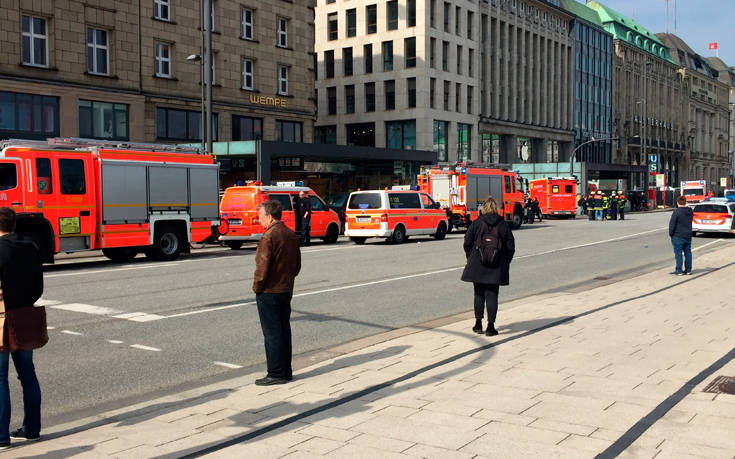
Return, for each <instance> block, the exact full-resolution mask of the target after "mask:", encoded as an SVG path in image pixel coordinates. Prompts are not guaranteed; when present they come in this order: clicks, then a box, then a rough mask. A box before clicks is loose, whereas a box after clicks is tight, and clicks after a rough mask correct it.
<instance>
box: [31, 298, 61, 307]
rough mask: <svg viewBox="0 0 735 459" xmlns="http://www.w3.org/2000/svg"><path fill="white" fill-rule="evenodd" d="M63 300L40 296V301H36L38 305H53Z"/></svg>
mask: <svg viewBox="0 0 735 459" xmlns="http://www.w3.org/2000/svg"><path fill="white" fill-rule="evenodd" d="M60 303H61V301H54V300H46V299H44V298H39V299H38V301H36V306H53V305H55V304H60Z"/></svg>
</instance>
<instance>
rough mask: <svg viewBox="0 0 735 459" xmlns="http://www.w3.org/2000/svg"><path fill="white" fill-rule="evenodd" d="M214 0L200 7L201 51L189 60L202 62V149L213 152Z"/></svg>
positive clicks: (188, 58) (188, 59)
mask: <svg viewBox="0 0 735 459" xmlns="http://www.w3.org/2000/svg"><path fill="white" fill-rule="evenodd" d="M212 13H213V10H212V0H201V4H200V7H199V14H200V26H201V30H202V37H201V45H200V52H201V53H202V54H191V55H189V56H188V57H187V58H186V60H187V61H188V62H201V63H202V71H201V76H202V107H201V110H202V112H201V121H200V128H201V134H202V150H203V151H206V152H207V153H209V154H211V153H212V124H213V123H212V67H213V66H212Z"/></svg>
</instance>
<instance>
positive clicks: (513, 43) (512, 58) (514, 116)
mask: <svg viewBox="0 0 735 459" xmlns="http://www.w3.org/2000/svg"><path fill="white" fill-rule="evenodd" d="M508 37H509V40H510V41H509V42H508V54H509V59H508V71H509V77H508V92H509V94H508V105H509V107H508V118H509V119H510V121H517V120H518V29H517V27H516V26H514V25H510V24H508Z"/></svg>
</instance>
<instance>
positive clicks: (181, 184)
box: [148, 164, 189, 212]
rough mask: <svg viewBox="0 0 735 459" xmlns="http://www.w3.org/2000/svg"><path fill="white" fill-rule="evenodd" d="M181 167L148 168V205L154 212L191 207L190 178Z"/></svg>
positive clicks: (168, 165) (167, 165) (184, 168)
mask: <svg viewBox="0 0 735 459" xmlns="http://www.w3.org/2000/svg"><path fill="white" fill-rule="evenodd" d="M187 169H188V168H187V167H186V166H181V165H170V164H161V165H150V166H148V199H149V200H148V205H149V206H150V208H151V210H152V211H153V212H155V211H164V210H185V209H186V208H187V207H189V190H188V188H189V177H188V173H187Z"/></svg>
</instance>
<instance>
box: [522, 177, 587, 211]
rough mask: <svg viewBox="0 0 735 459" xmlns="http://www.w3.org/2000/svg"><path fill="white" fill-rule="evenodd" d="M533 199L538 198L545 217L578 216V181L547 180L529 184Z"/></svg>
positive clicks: (533, 181)
mask: <svg viewBox="0 0 735 459" xmlns="http://www.w3.org/2000/svg"><path fill="white" fill-rule="evenodd" d="M528 191H529V193H530V194H531V199H535V198H538V202H539V207H540V208H541V213H542V214H543V215H547V216H552V217H556V216H559V217H572V218H574V217H575V216H576V215H577V180H576V179H574V178H551V177H549V178H545V179H536V180H531V181H530V182H528Z"/></svg>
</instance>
